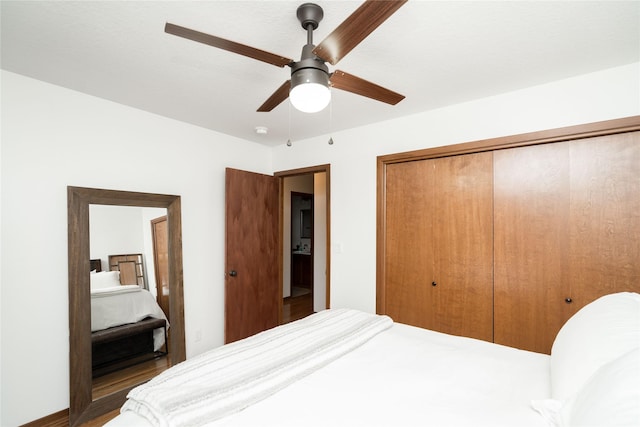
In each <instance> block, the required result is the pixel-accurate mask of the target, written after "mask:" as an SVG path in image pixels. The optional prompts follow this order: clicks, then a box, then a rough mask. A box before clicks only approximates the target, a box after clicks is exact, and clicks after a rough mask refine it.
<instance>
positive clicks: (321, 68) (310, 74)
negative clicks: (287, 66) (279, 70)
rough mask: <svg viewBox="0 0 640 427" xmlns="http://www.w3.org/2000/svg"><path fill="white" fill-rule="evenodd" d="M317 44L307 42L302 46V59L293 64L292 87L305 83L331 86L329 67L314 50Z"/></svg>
mask: <svg viewBox="0 0 640 427" xmlns="http://www.w3.org/2000/svg"><path fill="white" fill-rule="evenodd" d="M314 47H315V46H314V45H312V44H307V45H305V46H304V47H303V48H302V55H301V59H300V61H298V62H294V63H293V64H292V65H291V87H292V88H293V87H296V86H297V85H299V84H303V83H319V84H322V85H324V86H329V68H328V67H327V65H326V64H325V63H324V61H323V60H321V59H319V58H318V57H317V56H315V55H314V54H313V52H312V50H313V48H314Z"/></svg>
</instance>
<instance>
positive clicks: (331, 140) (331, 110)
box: [329, 88, 333, 145]
mask: <svg viewBox="0 0 640 427" xmlns="http://www.w3.org/2000/svg"><path fill="white" fill-rule="evenodd" d="M329 90H331V88H329ZM332 133H333V97H331V102H329V145H333V136H332V135H331V134H332Z"/></svg>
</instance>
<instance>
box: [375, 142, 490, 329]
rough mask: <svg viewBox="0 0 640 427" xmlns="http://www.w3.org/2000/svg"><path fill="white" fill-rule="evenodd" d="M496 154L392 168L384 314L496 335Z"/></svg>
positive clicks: (418, 323) (388, 186)
mask: <svg viewBox="0 0 640 427" xmlns="http://www.w3.org/2000/svg"><path fill="white" fill-rule="evenodd" d="M491 162H492V159H491V153H479V154H470V155H464V156H455V157H447V158H440V159H429V160H420V161H414V162H404V163H397V164H390V165H388V166H387V168H386V208H385V216H386V226H385V233H386V235H385V239H386V242H385V252H386V253H385V279H384V280H385V313H386V314H389V315H390V316H391V317H392V318H393V319H394V320H396V321H398V322H401V323H408V324H411V325H415V326H420V327H423V328H428V329H434V330H437V331H441V332H446V333H450V334H456V335H465V336H471V337H474V338H479V339H484V340H488V341H491V340H492V339H493V310H492V305H493V288H492V284H493V275H492V274H493V253H492V251H493V247H492V244H493V243H492V242H493V241H492V239H493V234H492V233H493V229H492V223H493V217H492V209H493V206H492V178H493V177H492V168H491Z"/></svg>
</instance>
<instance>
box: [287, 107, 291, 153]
mask: <svg viewBox="0 0 640 427" xmlns="http://www.w3.org/2000/svg"><path fill="white" fill-rule="evenodd" d="M291 145H292V144H291V100H289V138H288V139H287V147H291Z"/></svg>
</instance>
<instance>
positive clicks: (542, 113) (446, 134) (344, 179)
mask: <svg viewBox="0 0 640 427" xmlns="http://www.w3.org/2000/svg"><path fill="white" fill-rule="evenodd" d="M639 80H640V68H639V66H638V64H637V63H636V64H633V65H629V66H625V67H618V68H614V69H611V70H605V71H602V72H599V73H593V74H588V75H584V76H579V77H575V78H572V79H567V80H563V81H559V82H555V83H551V84H547V85H543V86H538V87H533V88H529V89H526V90H521V91H517V92H511V93H507V94H504V95H500V96H496V97H492V98H486V99H482V100H478V101H474V102H469V103H465V104H460V105H453V106H450V107H446V108H442V109H439V110H435V111H430V112H426V113H422V114H418V115H415V116H412V117H406V118H402V119H397V120H393V121H388V122H383V123H378V124H375V125H371V126H366V127H362V128H358V129H352V130H349V131H343V132H336V133H334V134H333V135H332V136H333V139H334V141H335V144H334V145H332V146H329V145H327V139H328V136H323V137H319V138H314V139H310V140H306V141H296V142H295V144H293V146H292V147H286V146H285V145H282V146H279V147H276V148H274V149H267V148H265V147H261V146H259V145H256V144H253V143H249V142H246V141H242V140H238V139H235V138H232V137H229V136H225V135H222V134H219V133H215V132H211V131H207V130H205V129H201V128H197V127H194V126H190V125H187V124H184V123H180V122H176V121H172V120H168V119H165V118H161V117H158V116H154V115H151V114H148V113H145V112H141V111H138V110H134V109H130V108H127V107H124V106H121V105H117V104H114V103H111V102H108V101H104V100H100V99H96V98H93V97H89V96H86V95H83V94H80V93H77V92H72V91H69V90H66V89H63V88H60V87H56V86H52V85H48V84H45V83H42V82H38V81H35V80H31V79H28V78H25V77H21V76H19V75H16V74H12V73H9V72H5V71H3V72H2V116H1V118H2V134H1V136H2V152H1V162H2V163H1V166H2V172H1V174H2V175H1V177H2V196H1V197H2V198H1V201H2V210H1V212H0V215H1V218H2V239H1V249H2V252H1V257H2V258H1V259H2V272H1V279H2V286H1V292H2V303H1V304H2V305H1V309H2V313H1V316H2V318H1V320H2V321H1V326H2V335H1V337H2V338H1V339H2V343H1V349H2V351H1V355H2V360H1V363H2V397H1V398H2V414H1V416H0V417H1V418H0V425H3V426H4V425H7V426H12V425H17V424H22V423H25V422H28V421H31V420H34V419H36V418H40V417H42V416H45V415H48V414H51V413H54V412H56V411H60V410H62V409H65V408H67V407H68V404H69V401H68V375H69V368H68V352H69V346H68V317H67V314H68V313H67V304H68V295H67V234H66V233H67V220H66V212H67V206H66V186H67V185H74V186H86V187H98V188H112V189H120V190H131V191H143V192H153V193H167V194H177V195H180V196H181V197H182V224H183V230H182V231H183V257H184V280H185V286H184V290H185V325H186V341H187V356H188V357H191V356H193V355H195V354H198V353H201V352H202V351H204V350H206V349H209V348H211V347H214V346H217V345H220V344H222V342H223V325H224V323H223V319H224V317H223V316H224V278H223V271H224V269H223V267H224V168H225V167H227V166H228V167H235V168H239V169H245V170H252V171H255V172H262V173H269V172H272V171H279V170H289V169H295V168H299V167H305V166H313V165H320V164H326V163H330V164H331V180H330V182H331V192H330V194H331V201H330V203H331V233H332V235H331V239H332V248H331V249H332V259H331V284H332V288H331V306H332V307H345V306H350V307H354V308H360V309H363V310H366V311H371V312H373V311H374V310H375V234H376V209H375V208H376V201H375V197H376V193H375V191H376V156H378V155H381V154H388V153H394V152H400V151H407V150H413V149H419V148H427V147H432V146H438V145H447V144H453V143H458V142H466V141H471V140H477V139H484V138H490V137H497V136H503V135H510V134H516V133H522V132H528V131H534V130H541V129H548V128H554V127H560V126H567V125H574V124H580V123H587V122H593V121H599V120H607V119H613V118H619V117H626V116H632V115H640V83H639ZM389 108H393V107H389ZM105 147H109V149H105ZM123 149H127V150H128V151H129V152H130V153H131V156H130V157H128V158H122V157H121V156H119V155H117V152H118V151H119V150H123ZM139 159H146V160H145V161H138V160H139ZM271 159H273V160H271ZM169 165H170V167H169ZM158 167H160V169H161V170H163V172H161V173H158V172H157V171H158ZM203 236H204V238H203ZM36 267H37V268H36ZM198 332H201V334H202V340H201V341H197V340H196V335H197V333H198ZM27 402H28V403H27Z"/></svg>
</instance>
